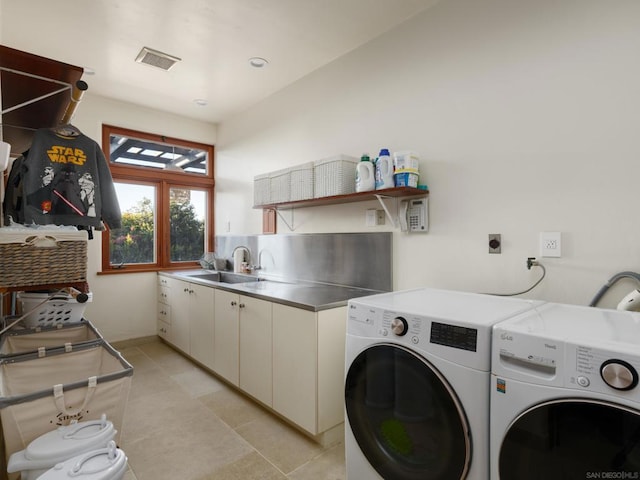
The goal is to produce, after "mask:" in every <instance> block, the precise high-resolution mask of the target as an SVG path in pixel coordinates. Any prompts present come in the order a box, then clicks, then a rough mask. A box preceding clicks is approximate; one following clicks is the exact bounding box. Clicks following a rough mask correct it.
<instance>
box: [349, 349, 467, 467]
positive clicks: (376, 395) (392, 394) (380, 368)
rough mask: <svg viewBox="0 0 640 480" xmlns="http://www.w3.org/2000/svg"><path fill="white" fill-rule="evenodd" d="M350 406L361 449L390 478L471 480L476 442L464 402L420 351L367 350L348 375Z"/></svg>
mask: <svg viewBox="0 0 640 480" xmlns="http://www.w3.org/2000/svg"><path fill="white" fill-rule="evenodd" d="M345 404H346V411H347V416H348V418H349V424H350V426H351V430H352V432H353V436H354V437H355V439H356V441H357V442H358V445H359V447H360V450H361V451H362V453H363V454H364V455H365V457H366V458H367V460H368V461H369V463H370V464H371V466H372V467H373V468H375V469H376V471H377V472H378V473H379V474H380V476H382V477H383V478H384V479H386V480H395V479H398V480H413V479H416V480H417V479H420V480H454V479H456V480H457V479H463V478H465V477H466V475H467V472H468V470H469V464H470V460H471V439H470V432H469V426H468V423H467V419H466V416H465V414H464V411H463V410H462V406H461V405H460V401H459V400H458V398H457V396H456V394H455V392H454V391H453V390H452V388H451V387H450V385H449V384H448V383H447V381H446V379H445V378H444V377H443V376H442V375H441V374H440V373H439V372H438V370H437V369H436V368H435V367H434V366H433V365H432V364H430V363H429V362H428V361H427V360H426V359H424V358H422V357H420V356H419V355H417V354H416V353H415V352H412V351H411V350H408V349H406V348H404V347H401V346H398V345H390V344H380V345H374V346H372V347H370V348H368V349H366V350H365V351H363V352H362V353H361V354H360V355H358V356H357V357H356V358H355V360H354V361H353V363H352V364H351V365H350V367H349V371H348V372H347V376H346V382H345Z"/></svg>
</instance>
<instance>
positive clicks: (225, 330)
mask: <svg viewBox="0 0 640 480" xmlns="http://www.w3.org/2000/svg"><path fill="white" fill-rule="evenodd" d="M238 303H239V297H238V295H237V294H235V293H230V292H225V291H224V290H217V289H216V290H215V301H214V311H215V322H214V335H213V370H214V371H215V372H216V373H217V374H218V375H220V376H222V377H224V378H226V379H227V380H228V381H229V382H231V383H232V384H234V385H236V386H238V383H239V382H238V378H239V363H240V361H239V341H240V328H239V325H238V315H239V314H238V310H239V308H238Z"/></svg>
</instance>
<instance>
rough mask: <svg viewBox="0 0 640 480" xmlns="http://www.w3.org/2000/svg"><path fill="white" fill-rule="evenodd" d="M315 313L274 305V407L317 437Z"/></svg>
mask: <svg viewBox="0 0 640 480" xmlns="http://www.w3.org/2000/svg"><path fill="white" fill-rule="evenodd" d="M316 325H317V322H316V314H315V313H314V312H309V311H307V310H300V309H298V308H293V307H288V306H286V305H280V304H273V408H274V410H276V411H277V412H279V413H280V414H282V415H284V416H285V417H286V418H288V419H290V420H291V421H293V422H294V423H296V424H297V425H299V426H300V427H302V428H304V429H305V430H307V431H308V432H310V433H312V434H314V435H315V434H317V433H318V432H317V420H316V411H317V405H318V402H317V358H318V352H317V328H316Z"/></svg>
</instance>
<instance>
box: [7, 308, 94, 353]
mask: <svg viewBox="0 0 640 480" xmlns="http://www.w3.org/2000/svg"><path fill="white" fill-rule="evenodd" d="M11 321H12V319H11V317H9V318H8V319H7V324H10V323H11ZM103 341H104V338H103V337H102V335H101V334H100V332H98V330H97V329H96V327H94V326H93V324H92V323H91V322H90V321H88V320H81V321H80V322H76V323H68V324H66V325H58V326H55V327H31V328H24V327H22V326H20V324H18V325H16V326H14V327H13V328H11V329H9V331H7V332H5V333H4V334H3V335H2V338H0V358H5V357H11V356H14V355H24V354H26V353H38V352H42V349H44V350H45V352H44V353H45V354H46V350H49V349H51V348H59V347H64V348H65V349H67V350H69V349H74V348H76V347H78V346H81V345H86V344H94V343H101V342H103Z"/></svg>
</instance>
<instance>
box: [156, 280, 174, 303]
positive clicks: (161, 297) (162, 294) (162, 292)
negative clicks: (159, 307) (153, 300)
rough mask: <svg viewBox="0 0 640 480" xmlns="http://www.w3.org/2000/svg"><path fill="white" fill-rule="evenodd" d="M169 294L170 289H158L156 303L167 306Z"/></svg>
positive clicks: (161, 287) (163, 287)
mask: <svg viewBox="0 0 640 480" xmlns="http://www.w3.org/2000/svg"><path fill="white" fill-rule="evenodd" d="M170 293H171V289H170V288H169V287H165V286H162V285H161V286H159V287H158V301H159V302H161V303H165V304H167V305H168V304H169V301H170V298H169V295H170Z"/></svg>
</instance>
